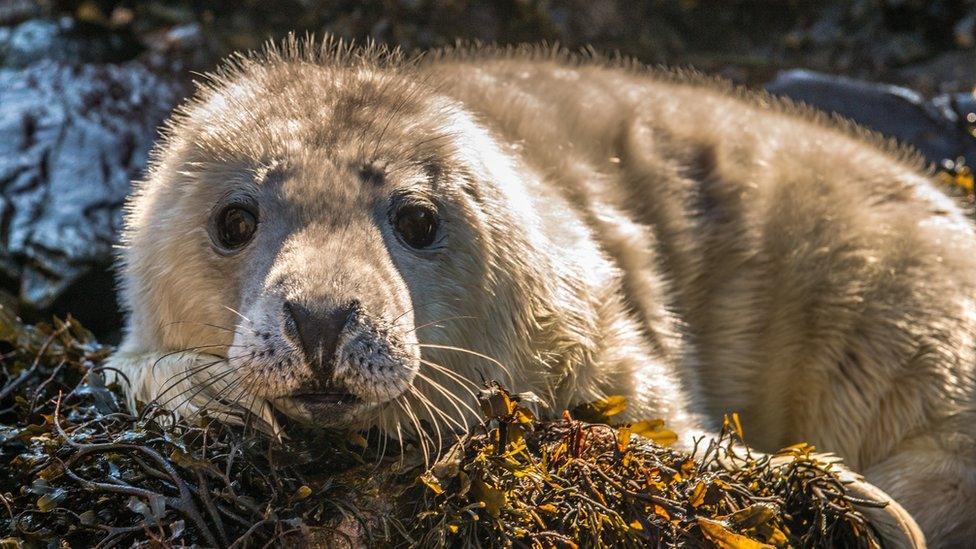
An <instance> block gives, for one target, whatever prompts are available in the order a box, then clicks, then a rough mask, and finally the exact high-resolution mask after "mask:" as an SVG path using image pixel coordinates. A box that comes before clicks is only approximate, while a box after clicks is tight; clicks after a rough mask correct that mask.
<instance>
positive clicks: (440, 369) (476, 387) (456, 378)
mask: <svg viewBox="0 0 976 549" xmlns="http://www.w3.org/2000/svg"><path fill="white" fill-rule="evenodd" d="M420 363H421V364H424V365H425V366H429V367H431V368H433V369H434V370H436V371H438V372H440V373H442V374H444V375H445V376H446V377H449V378H451V379H452V380H454V381H455V382H457V383H458V384H460V385H461V386H462V387H463V388H464V389H465V390H466V391H468V393H469V394H470V395H471V396H472V397H475V398H477V396H478V395H477V393H475V392H474V391H476V390H480V389H481V386H480V385H478V384H477V383H475V382H473V381H471V380H470V379H467V378H466V377H463V376H461V374H459V373H457V372H455V371H453V370H451V369H450V368H447V367H445V366H443V365H441V364H437V363H436V362H431V361H429V360H425V359H423V358H421V359H420ZM469 387H470V388H469ZM472 389H473V390H472Z"/></svg>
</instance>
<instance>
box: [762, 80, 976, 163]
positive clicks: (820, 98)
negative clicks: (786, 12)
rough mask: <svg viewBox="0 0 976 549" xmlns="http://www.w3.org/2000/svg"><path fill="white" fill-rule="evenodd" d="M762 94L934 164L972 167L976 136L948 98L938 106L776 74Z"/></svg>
mask: <svg viewBox="0 0 976 549" xmlns="http://www.w3.org/2000/svg"><path fill="white" fill-rule="evenodd" d="M766 89H767V90H769V91H770V92H771V93H773V94H776V95H782V96H786V97H789V98H791V99H794V100H797V101H802V102H803V103H806V104H807V105H810V106H812V107H816V108H818V109H820V110H823V111H826V112H832V113H836V114H839V115H840V116H843V117H845V118H849V119H851V120H853V121H855V122H857V123H859V124H861V125H862V126H865V127H867V128H870V129H872V130H874V131H877V132H880V133H882V134H885V135H887V136H889V137H894V138H896V139H897V140H899V141H901V142H902V143H905V144H908V145H912V146H913V147H915V148H916V149H918V151H919V152H921V153H922V154H923V155H924V156H925V157H926V158H927V159H928V160H929V161H931V162H932V163H939V162H941V161H942V160H943V159H946V158H951V159H955V158H958V157H964V158H965V159H966V163H967V164H968V165H970V166H972V165H974V164H976V137H974V136H973V134H972V133H971V131H969V130H968V129H967V128H966V127H965V124H963V123H961V122H960V119H959V116H960V113H957V112H955V108H956V107H955V106H951V105H948V103H949V101H948V99H945V100H942V103H946V104H941V103H940V104H936V103H935V102H932V101H926V100H925V99H924V98H923V97H922V96H921V95H920V94H918V93H916V92H914V91H912V90H910V89H908V88H903V87H899V86H892V85H887V84H875V83H871V82H864V81H860V80H854V79H851V78H845V77H840V76H831V75H827V74H820V73H815V72H810V71H803V70H793V71H786V72H782V73H780V74H779V75H778V76H777V77H776V79H775V80H773V82H771V83H769V84H767V85H766ZM957 103H958V102H957ZM962 120H965V114H964V113H963V114H962Z"/></svg>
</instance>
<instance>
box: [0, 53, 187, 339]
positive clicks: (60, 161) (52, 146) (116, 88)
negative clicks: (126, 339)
mask: <svg viewBox="0 0 976 549" xmlns="http://www.w3.org/2000/svg"><path fill="white" fill-rule="evenodd" d="M180 96H181V92H180V90H179V89H178V87H177V86H176V85H174V84H172V83H170V82H168V81H167V80H165V79H163V78H160V77H158V76H156V75H154V74H153V73H151V72H149V71H148V70H146V69H145V68H144V67H143V66H142V65H141V64H140V63H138V62H127V63H123V64H117V65H115V64H82V65H72V64H64V63H61V62H57V61H51V60H45V61H40V62H36V63H33V64H31V65H30V66H29V67H27V68H23V69H10V68H6V69H0V105H2V108H0V272H2V274H3V276H4V277H5V278H7V279H8V281H11V282H12V283H13V284H14V285H15V286H16V289H17V290H18V291H19V299H20V301H21V304H22V305H24V306H26V308H27V310H28V311H29V310H48V309H51V308H53V309H55V310H58V309H60V308H61V307H58V302H59V301H62V302H65V301H66V302H70V303H72V304H73V305H75V306H77V305H78V304H79V301H78V300H80V303H85V304H86V305H87V306H88V307H89V309H90V310H89V309H85V308H82V307H79V308H74V307H72V308H71V309H69V310H72V312H79V313H82V314H83V315H85V316H88V317H92V318H94V322H95V324H94V325H93V326H96V327H99V326H103V325H105V320H104V319H99V318H97V317H98V316H99V315H100V314H101V313H103V312H105V311H106V310H107V311H110V312H111V318H114V316H115V315H117V313H115V312H114V308H115V306H114V297H113V295H112V293H113V292H112V283H111V275H110V274H109V272H108V266H109V265H110V262H111V257H112V245H113V244H114V242H115V239H116V234H117V232H118V228H119V226H120V222H121V206H122V203H123V200H124V198H125V196H126V194H127V193H128V191H129V184H130V181H132V180H133V179H134V178H138V177H140V176H141V175H142V171H143V169H144V167H145V166H146V162H147V154H148V151H149V149H150V147H151V145H152V142H153V140H154V138H155V137H156V127H157V126H158V125H159V124H160V123H161V122H162V121H163V119H164V118H165V117H166V115H167V114H168V113H169V111H170V110H171V108H172V107H173V105H174V104H175V103H176V101H177V100H178V98H179V97H180ZM79 282H83V284H81V285H80V286H79V287H78V288H76V289H74V290H73V289H72V287H73V286H74V285H76V283H79ZM106 293H107V295H104V294H106ZM65 308H67V306H65ZM92 318H83V319H82V320H87V321H89V322H91V321H92ZM108 322H111V321H110V320H109V321H108Z"/></svg>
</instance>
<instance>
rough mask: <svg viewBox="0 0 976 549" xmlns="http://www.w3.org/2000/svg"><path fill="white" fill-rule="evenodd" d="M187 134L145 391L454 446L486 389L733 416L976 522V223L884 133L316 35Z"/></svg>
mask: <svg viewBox="0 0 976 549" xmlns="http://www.w3.org/2000/svg"><path fill="white" fill-rule="evenodd" d="M164 133H165V136H164V138H163V139H162V140H161V141H160V143H159V144H158V146H157V147H156V149H155V151H154V153H153V156H152V162H151V169H150V171H149V173H148V176H147V178H146V180H145V181H143V182H141V183H139V184H138V185H137V187H136V190H135V191H134V193H133V195H132V196H131V199H130V200H129V201H128V205H127V210H126V215H125V230H124V237H123V244H124V247H123V251H122V252H121V269H120V271H121V295H122V301H123V303H124V305H125V307H126V308H127V311H128V322H127V326H126V330H125V336H124V341H123V343H122V345H121V346H120V348H119V349H118V351H117V352H116V353H115V355H114V356H113V358H112V361H111V362H112V365H113V366H114V367H116V368H118V369H119V370H120V371H121V372H124V373H125V375H126V376H127V378H128V379H129V381H130V382H131V386H130V389H129V395H130V397H131V399H132V401H133V402H135V401H142V402H150V401H154V402H156V403H158V404H160V405H162V406H165V407H168V408H172V409H174V410H177V411H179V412H180V413H184V414H191V413H196V412H198V411H200V410H206V411H207V412H208V413H210V414H214V415H217V416H219V417H222V418H224V419H227V420H233V419H234V418H237V419H238V420H242V419H243V418H246V417H248V416H251V417H258V418H262V419H263V421H264V423H265V424H266V425H267V426H268V427H269V428H270V429H272V430H274V429H275V428H276V427H275V426H276V425H277V424H278V421H279V419H280V418H281V417H289V418H291V419H292V420H295V421H299V422H304V423H307V424H312V425H319V426H337V425H342V426H352V427H365V426H371V425H377V426H380V427H382V428H384V429H386V430H387V431H389V432H392V433H397V434H400V435H401V436H410V435H411V434H412V435H413V436H417V437H420V439H421V441H424V440H427V441H429V442H432V441H433V440H432V439H433V437H434V436H435V435H434V434H437V435H440V434H441V433H443V432H446V431H450V430H455V429H462V428H465V427H466V426H468V425H470V424H471V423H472V421H474V420H475V418H476V417H477V414H476V413H475V411H474V410H472V404H473V402H474V400H473V391H474V390H476V389H477V388H478V387H479V386H480V385H481V382H482V380H487V379H498V380H499V381H501V382H502V383H503V384H505V385H506V386H508V387H509V388H510V389H512V390H515V391H531V392H533V393H534V394H535V395H537V396H538V397H539V399H540V400H541V401H542V402H544V403H545V404H546V405H547V406H548V410H551V411H554V412H553V413H556V412H555V411H558V410H562V409H564V408H566V407H569V406H571V405H573V404H574V403H579V402H585V401H593V400H595V399H599V398H602V397H605V396H607V395H625V396H626V397H627V398H628V400H629V403H630V405H629V407H628V409H627V412H626V414H629V416H630V417H632V418H635V419H636V418H662V419H664V420H665V421H666V422H667V424H669V425H670V426H671V428H673V429H674V430H676V431H677V432H679V433H682V434H685V435H686V436H687V437H688V438H687V439H686V441H685V444H688V442H687V441H688V440H690V437H691V436H694V435H699V434H701V433H707V432H710V431H713V430H714V429H716V428H717V426H718V424H719V422H720V420H721V417H722V415H723V414H724V413H727V412H729V411H733V410H736V411H738V412H740V414H741V416H742V418H743V420H744V423H745V428H746V432H747V433H748V435H749V439H750V441H751V442H752V443H754V444H755V445H756V446H757V447H758V448H759V449H760V450H764V451H773V450H776V449H777V448H780V447H783V446H786V445H789V444H792V443H795V442H798V441H808V442H811V443H813V444H815V445H816V446H817V447H818V448H819V449H821V450H826V451H830V452H834V453H836V454H838V455H840V456H842V457H843V458H844V459H845V460H846V463H848V464H849V465H850V466H852V467H853V468H854V469H855V470H858V471H861V472H863V474H864V475H865V477H866V478H867V479H868V480H869V481H870V482H872V483H874V484H875V485H877V486H878V487H880V488H881V489H883V490H885V491H886V492H888V493H889V494H891V495H892V496H893V497H894V498H895V499H896V500H897V501H899V502H901V504H902V505H903V506H904V507H905V508H906V509H908V511H909V512H911V513H912V514H913V515H914V517H915V519H916V520H917V521H918V523H919V524H920V525H921V527H922V529H923V530H924V531H925V534H926V535H927V536H928V539H929V541H930V543H932V544H933V545H937V546H953V545H958V544H966V543H969V542H970V541H971V540H972V539H974V537H976V520H973V517H974V516H976V468H974V460H976V442H974V441H976V404H974V403H976V397H974V395H976V389H974V387H976V374H974V364H976V355H974V352H976V341H974V336H976V304H974V302H973V297H974V296H976V235H974V228H973V225H972V224H971V223H970V222H969V221H968V220H967V218H966V216H965V212H964V211H963V209H962V208H961V207H960V206H959V205H957V204H956V203H955V201H954V200H953V199H951V198H950V197H948V196H946V195H944V194H943V193H942V192H940V190H939V189H937V188H936V186H935V183H934V182H933V181H934V179H933V177H932V175H931V173H929V172H927V171H926V170H925V169H924V167H923V166H922V163H921V161H920V160H919V159H918V158H917V157H916V156H915V155H914V154H912V153H910V152H907V151H904V150H902V149H900V148H899V147H898V146H895V145H892V144H889V143H886V142H884V141H883V140H882V139H881V138H880V137H877V136H875V135H873V134H870V133H868V132H867V131H865V130H861V129H859V128H857V127H856V126H854V125H852V124H849V123H846V122H842V121H837V120H831V119H828V118H827V117H825V116H823V115H818V114H815V113H813V112H812V111H810V110H808V109H805V108H803V107H800V106H796V105H793V104H790V103H788V102H785V101H782V100H778V99H774V98H772V97H769V96H766V95H762V94H757V93H751V92H745V91H740V90H737V89H734V88H732V87H731V86H729V85H726V84H723V83H721V82H716V81H712V80H709V79H707V78H704V77H700V76H696V75H693V74H686V73H681V72H664V71H654V70H650V69H645V68H643V67H641V66H639V65H636V64H633V63H630V64H628V63H623V62H611V61H606V60H601V59H583V58H580V57H575V56H572V55H569V54H565V53H561V52H558V51H553V50H545V49H533V48H521V49H511V50H504V49H490V48H488V49H486V48H458V49H450V50H444V51H441V52H439V53H436V54H430V55H427V56H425V57H422V58H419V59H407V58H406V57H405V56H404V55H402V54H400V53H397V52H395V51H388V50H384V49H382V48H378V47H368V48H362V49H360V48H354V47H351V46H349V45H346V44H343V43H341V42H336V41H326V42H325V43H324V44H323V45H321V46H314V45H312V44H304V45H300V44H297V43H296V42H295V41H294V40H291V41H288V42H287V43H285V44H284V45H283V46H280V47H271V48H270V49H269V50H268V51H266V52H263V53H261V54H255V55H252V56H241V57H236V58H234V59H233V60H232V61H230V62H229V63H228V64H227V66H225V68H224V69H222V70H221V71H219V72H218V73H217V74H215V75H213V76H212V77H211V78H210V80H209V81H208V83H206V84H204V85H203V86H202V87H201V88H200V89H199V91H198V93H197V94H196V96H195V97H194V98H193V99H191V100H190V101H189V102H188V103H187V104H185V105H184V106H183V107H182V108H180V109H179V111H178V112H177V113H176V114H175V115H174V116H173V118H172V119H171V121H170V122H169V123H168V125H167V127H166V128H165V132H164ZM431 433H434V434H431Z"/></svg>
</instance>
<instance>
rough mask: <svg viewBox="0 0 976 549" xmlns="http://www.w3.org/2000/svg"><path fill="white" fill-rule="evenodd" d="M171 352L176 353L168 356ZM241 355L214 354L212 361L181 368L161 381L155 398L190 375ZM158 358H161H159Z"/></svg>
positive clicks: (187, 378) (187, 379) (186, 379)
mask: <svg viewBox="0 0 976 549" xmlns="http://www.w3.org/2000/svg"><path fill="white" fill-rule="evenodd" d="M180 352H184V351H180ZM173 354H178V353H170V356H171V355H173ZM243 356H244V355H240V356H235V357H228V358H223V357H218V356H216V355H215V356H214V358H215V360H214V361H213V362H207V363H204V364H199V365H196V366H193V367H190V368H186V369H183V370H181V371H179V372H176V373H174V374H173V375H171V376H170V377H168V378H166V379H165V380H164V381H163V386H164V389H163V390H162V391H160V392H159V393H158V394H157V396H156V398H157V399H158V398H159V397H162V396H163V395H165V394H166V393H168V392H169V391H171V390H173V389H174V388H175V387H176V386H177V385H179V384H180V383H182V382H184V381H189V379H190V378H191V377H193V376H195V375H197V374H199V373H200V372H203V371H205V370H208V369H210V368H212V367H214V366H216V365H217V364H220V363H222V362H227V361H228V360H232V359H237V358H241V357H243ZM160 360H162V359H160ZM156 363H157V364H158V363H159V360H157V361H156Z"/></svg>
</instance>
